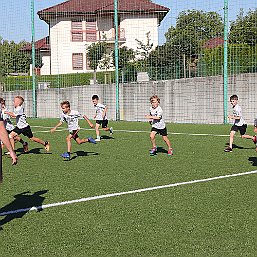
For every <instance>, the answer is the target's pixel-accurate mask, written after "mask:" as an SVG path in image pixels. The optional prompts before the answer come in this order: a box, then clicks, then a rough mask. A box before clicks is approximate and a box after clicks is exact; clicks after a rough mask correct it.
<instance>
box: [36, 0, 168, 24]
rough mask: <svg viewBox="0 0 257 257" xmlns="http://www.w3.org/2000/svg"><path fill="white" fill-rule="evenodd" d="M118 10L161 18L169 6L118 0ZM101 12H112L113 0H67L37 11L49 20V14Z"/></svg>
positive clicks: (133, 0)
mask: <svg viewBox="0 0 257 257" xmlns="http://www.w3.org/2000/svg"><path fill="white" fill-rule="evenodd" d="M118 11H119V12H147V13H149V12H152V13H159V14H161V15H160V16H161V19H163V18H164V16H165V15H166V14H167V13H168V11H169V8H167V7H164V6H162V5H159V4H155V3H152V2H150V1H148V0H119V1H118ZM101 12H111V13H113V12H114V2H113V0H69V1H66V2H64V3H61V4H58V5H55V6H52V7H49V8H46V9H43V10H41V11H39V12H38V15H39V17H40V19H42V20H45V21H46V22H48V21H49V18H50V15H51V14H52V15H53V14H55V15H56V14H58V16H66V17H67V15H74V14H75V15H78V14H94V15H96V14H98V15H99V13H101Z"/></svg>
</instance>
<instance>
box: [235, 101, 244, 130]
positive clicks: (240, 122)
mask: <svg viewBox="0 0 257 257" xmlns="http://www.w3.org/2000/svg"><path fill="white" fill-rule="evenodd" d="M233 115H234V116H240V120H235V122H234V124H235V125H236V126H243V125H244V124H245V121H244V119H243V115H242V109H241V107H240V106H239V105H238V104H237V105H236V106H235V107H233Z"/></svg>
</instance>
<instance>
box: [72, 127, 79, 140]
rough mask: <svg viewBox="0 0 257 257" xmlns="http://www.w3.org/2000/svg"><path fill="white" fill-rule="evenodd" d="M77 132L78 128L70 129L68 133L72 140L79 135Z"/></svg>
mask: <svg viewBox="0 0 257 257" xmlns="http://www.w3.org/2000/svg"><path fill="white" fill-rule="evenodd" d="M78 133H79V130H78V129H77V130H72V131H70V135H72V138H73V139H74V140H76V139H77V138H78V137H79V135H78Z"/></svg>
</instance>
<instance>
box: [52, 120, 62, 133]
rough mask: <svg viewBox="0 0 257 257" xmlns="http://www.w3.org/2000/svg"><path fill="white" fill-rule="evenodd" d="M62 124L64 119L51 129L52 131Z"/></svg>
mask: <svg viewBox="0 0 257 257" xmlns="http://www.w3.org/2000/svg"><path fill="white" fill-rule="evenodd" d="M61 125H62V121H60V122H59V123H58V124H57V125H56V126H55V127H53V128H52V129H51V132H54V131H55V130H56V129H57V128H58V127H60V126H61Z"/></svg>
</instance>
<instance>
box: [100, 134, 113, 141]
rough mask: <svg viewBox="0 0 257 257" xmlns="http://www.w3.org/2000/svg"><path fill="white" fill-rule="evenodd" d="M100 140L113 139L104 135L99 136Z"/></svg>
mask: <svg viewBox="0 0 257 257" xmlns="http://www.w3.org/2000/svg"><path fill="white" fill-rule="evenodd" d="M101 139H104V140H107V139H114V138H113V137H109V136H106V135H103V136H101Z"/></svg>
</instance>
